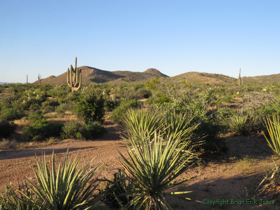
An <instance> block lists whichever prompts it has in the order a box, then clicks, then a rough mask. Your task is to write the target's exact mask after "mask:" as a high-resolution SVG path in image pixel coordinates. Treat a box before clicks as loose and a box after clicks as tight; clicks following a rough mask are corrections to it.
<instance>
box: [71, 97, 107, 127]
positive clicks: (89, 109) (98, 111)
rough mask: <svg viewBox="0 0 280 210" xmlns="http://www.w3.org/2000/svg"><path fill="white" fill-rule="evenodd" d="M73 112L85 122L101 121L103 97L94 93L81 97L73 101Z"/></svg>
mask: <svg viewBox="0 0 280 210" xmlns="http://www.w3.org/2000/svg"><path fill="white" fill-rule="evenodd" d="M74 113H76V114H77V115H78V117H80V118H82V119H83V120H85V122H86V123H90V122H94V121H97V122H100V123H103V122H104V119H103V117H104V114H105V109H104V99H103V97H102V96H97V95H95V94H91V95H86V96H83V97H81V98H80V99H79V101H77V102H76V103H75V107H74Z"/></svg>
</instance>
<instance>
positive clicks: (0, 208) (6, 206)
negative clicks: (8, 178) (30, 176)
mask: <svg viewBox="0 0 280 210" xmlns="http://www.w3.org/2000/svg"><path fill="white" fill-rule="evenodd" d="M19 190H22V191H23V192H24V194H26V195H27V196H28V197H31V198H32V196H34V195H32V193H31V192H30V190H29V189H28V188H27V186H26V184H25V185H24V184H19V185H18V187H17V189H16V190H14V189H13V186H12V183H10V185H7V186H6V187H5V193H4V195H2V194H0V200H1V203H0V210H11V209H14V210H35V209H38V208H36V207H34V206H31V205H29V204H26V203H24V202H22V200H26V197H25V196H23V195H22V194H17V193H16V192H17V191H19Z"/></svg>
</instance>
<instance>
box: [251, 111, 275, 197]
mask: <svg viewBox="0 0 280 210" xmlns="http://www.w3.org/2000/svg"><path fill="white" fill-rule="evenodd" d="M266 128H267V131H268V134H269V137H270V139H271V141H270V140H269V139H268V138H267V137H266V135H265V134H264V137H265V139H266V141H267V143H268V145H269V146H270V148H271V149H272V150H273V152H274V153H275V154H276V155H277V156H278V157H279V158H280V121H279V116H276V115H273V116H272V120H271V119H270V118H267V120H266ZM262 185H263V187H262V188H261V189H260V190H259V191H260V194H261V193H263V192H265V191H267V190H268V191H269V190H273V191H274V194H275V193H277V187H278V186H279V185H280V167H279V166H278V165H276V163H274V167H273V168H272V169H271V170H270V171H269V172H268V173H267V175H266V176H265V178H264V179H263V180H262V181H261V183H260V184H259V186H258V187H257V189H256V190H258V189H259V188H260V187H261V186H262Z"/></svg>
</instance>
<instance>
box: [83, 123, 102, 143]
mask: <svg viewBox="0 0 280 210" xmlns="http://www.w3.org/2000/svg"><path fill="white" fill-rule="evenodd" d="M82 128H83V129H82V136H83V137H84V138H85V139H96V138H98V137H99V136H102V135H103V134H105V133H106V132H107V130H106V128H104V127H102V126H101V125H100V124H98V123H90V124H83V125H82Z"/></svg>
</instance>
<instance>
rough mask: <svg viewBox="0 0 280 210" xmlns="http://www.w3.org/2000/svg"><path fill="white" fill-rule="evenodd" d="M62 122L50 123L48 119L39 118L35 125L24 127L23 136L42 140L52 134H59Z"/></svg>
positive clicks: (28, 138) (27, 138)
mask: <svg viewBox="0 0 280 210" xmlns="http://www.w3.org/2000/svg"><path fill="white" fill-rule="evenodd" d="M62 127H63V124H62V123H49V122H47V121H46V120H37V121H35V123H34V124H33V125H28V126H25V127H24V128H23V133H22V134H23V136H24V138H25V139H26V140H33V141H41V140H45V139H46V138H49V137H52V136H54V137H55V136H59V135H60V132H61V130H62Z"/></svg>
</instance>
